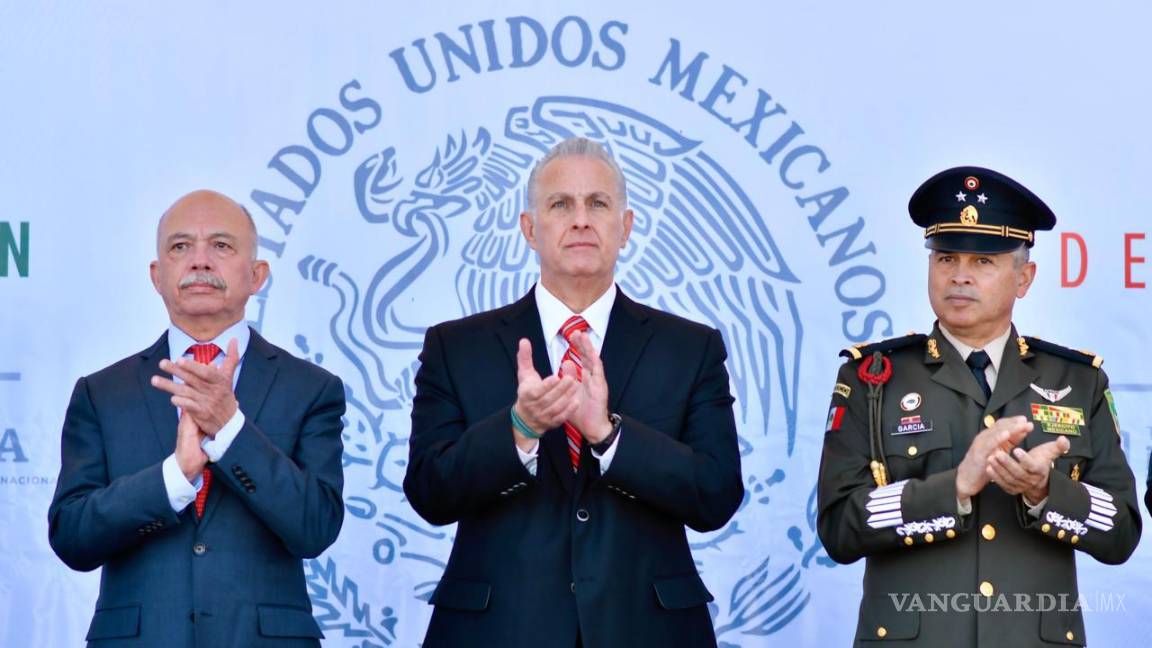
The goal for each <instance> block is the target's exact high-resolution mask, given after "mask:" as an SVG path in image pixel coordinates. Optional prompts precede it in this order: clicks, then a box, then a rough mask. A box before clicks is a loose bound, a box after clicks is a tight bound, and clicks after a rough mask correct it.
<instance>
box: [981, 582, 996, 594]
mask: <svg viewBox="0 0 1152 648" xmlns="http://www.w3.org/2000/svg"><path fill="white" fill-rule="evenodd" d="M980 593H981V594H983V595H984V596H988V597H991V596H992V595H993V594H995V593H996V589H995V588H994V587H992V583H989V582H988V581H984V582H983V583H980Z"/></svg>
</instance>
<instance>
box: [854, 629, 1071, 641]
mask: <svg viewBox="0 0 1152 648" xmlns="http://www.w3.org/2000/svg"><path fill="white" fill-rule="evenodd" d="M1068 634H1072V633H1071V632H1069V633H1068ZM876 636H877V637H880V638H881V639H883V638H884V637H887V636H888V628H885V627H884V626H880V627H879V628H876Z"/></svg>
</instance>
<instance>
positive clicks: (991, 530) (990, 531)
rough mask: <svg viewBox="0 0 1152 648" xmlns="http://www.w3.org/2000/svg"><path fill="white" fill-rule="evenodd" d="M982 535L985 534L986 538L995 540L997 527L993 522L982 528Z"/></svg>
mask: <svg viewBox="0 0 1152 648" xmlns="http://www.w3.org/2000/svg"><path fill="white" fill-rule="evenodd" d="M980 535H982V536H984V539H985V540H995V539H996V527H994V526H992V525H991V524H985V525H984V526H983V527H982V528H981V529H980Z"/></svg>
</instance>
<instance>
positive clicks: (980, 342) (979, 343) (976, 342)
mask: <svg viewBox="0 0 1152 648" xmlns="http://www.w3.org/2000/svg"><path fill="white" fill-rule="evenodd" d="M1011 327H1012V322H1008V323H1007V324H1003V325H997V326H990V327H984V328H981V329H972V330H964V331H954V330H952V329H946V330H947V331H948V333H950V334H951V335H952V337H954V338H956V339H957V340H960V341H961V342H963V343H964V344H967V345H968V346H970V347H972V348H973V349H983V348H984V347H985V346H987V345H988V343H989V342H991V341H992V340H995V339H996V338H998V337H1000V336H1001V335H1004V332H1005V331H1007V330H1008V329H1009V328H1011ZM940 328H942V329H944V328H945V327H944V325H943V324H941V325H940Z"/></svg>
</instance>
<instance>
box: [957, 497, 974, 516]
mask: <svg viewBox="0 0 1152 648" xmlns="http://www.w3.org/2000/svg"><path fill="white" fill-rule="evenodd" d="M956 512H957V513H959V514H960V516H961V517H963V516H965V515H971V514H972V500H968V501H967V502H961V501H960V498H956Z"/></svg>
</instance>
